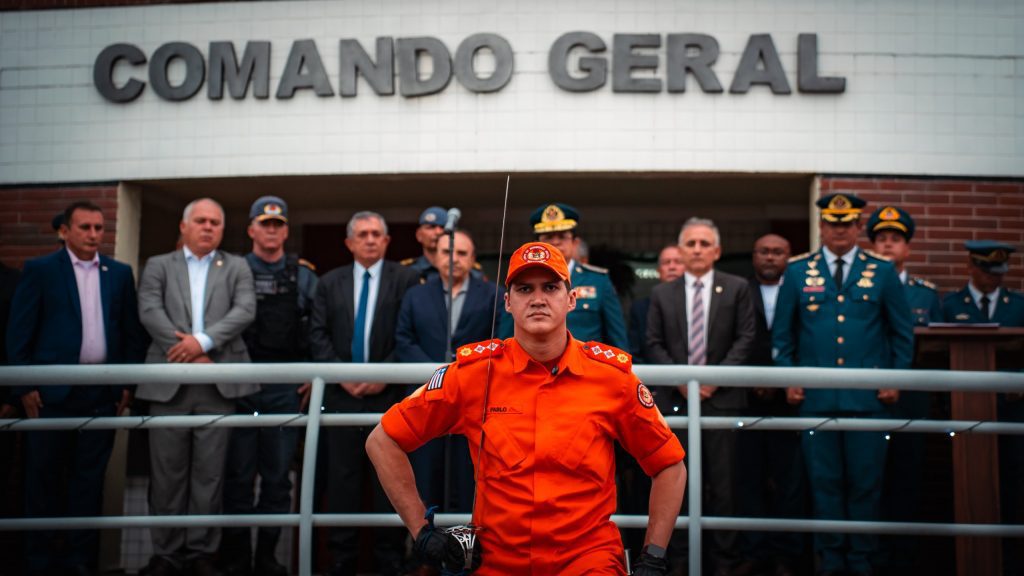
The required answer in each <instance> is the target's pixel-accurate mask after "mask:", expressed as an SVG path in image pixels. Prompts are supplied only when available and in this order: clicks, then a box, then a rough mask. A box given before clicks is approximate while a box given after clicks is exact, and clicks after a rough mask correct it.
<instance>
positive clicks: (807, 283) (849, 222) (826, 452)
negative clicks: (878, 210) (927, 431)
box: [772, 193, 914, 576]
mask: <svg viewBox="0 0 1024 576" xmlns="http://www.w3.org/2000/svg"><path fill="white" fill-rule="evenodd" d="M865 204H866V202H865V201H864V200H862V199H860V198H857V197H856V196H853V195H851V194H843V193H840V194H829V195H828V196H824V197H822V198H821V199H819V200H818V202H817V205H818V207H819V208H821V222H820V228H819V229H820V230H821V242H822V248H821V249H820V250H818V251H816V252H814V253H809V254H802V255H800V256H797V257H795V258H792V259H791V260H790V263H789V265H788V266H787V267H786V273H785V275H784V276H783V282H782V287H781V288H780V289H779V300H778V305H777V306H776V309H775V321H774V322H773V323H772V345H773V347H774V348H775V349H776V354H775V364H776V365H778V366H818V367H831V368H844V367H845V368H897V369H907V368H910V360H911V357H912V355H913V349H914V325H913V322H912V320H911V316H910V306H909V305H908V304H907V298H906V296H905V294H904V292H903V287H902V286H901V285H900V279H899V275H898V274H897V273H896V269H895V268H894V267H893V265H892V264H891V263H889V261H888V260H886V259H884V258H882V257H880V256H878V255H876V254H874V253H873V252H868V251H865V250H861V249H859V248H858V247H857V237H858V235H859V234H860V231H861V229H862V228H863V227H864V223H863V221H862V220H861V219H860V215H861V211H862V209H863V207H864V205H865ZM898 398H899V390H878V391H875V390H835V389H826V388H811V389H808V390H807V391H806V392H805V391H804V389H803V388H799V387H793V388H789V389H787V390H786V399H787V401H788V402H790V403H791V404H800V415H801V416H813V417H851V416H860V417H866V418H884V417H885V415H886V414H887V412H886V406H887V405H889V404H892V403H893V402H895V401H896V400H897V399H898ZM801 444H802V447H803V453H804V464H805V465H806V467H807V477H808V480H809V483H810V484H809V485H810V489H811V494H812V499H813V502H814V516H815V518H819V519H823V520H864V521H876V520H879V509H878V504H879V498H880V494H881V491H882V476H883V471H884V469H885V453H886V450H887V449H888V448H887V446H886V444H887V443H886V440H885V435H884V434H883V433H882V432H845V431H844V432H822V431H817V432H814V431H808V432H804V433H803V437H802V441H801ZM876 549H877V538H876V537H875V536H873V535H870V534H851V535H850V536H848V537H847V536H846V535H845V534H837V533H821V534H816V535H815V550H816V551H817V552H818V554H819V556H820V565H819V567H818V570H819V573H820V574H822V576H824V575H835V574H853V575H855V576H860V575H867V574H871V573H872V570H873V567H872V564H873V562H875V561H876V558H875V553H876Z"/></svg>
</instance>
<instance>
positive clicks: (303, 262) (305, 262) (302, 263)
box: [299, 258, 316, 272]
mask: <svg viewBox="0 0 1024 576" xmlns="http://www.w3.org/2000/svg"><path fill="white" fill-rule="evenodd" d="M299 266H305V267H306V268H309V269H310V270H311V271H313V272H316V266H314V265H313V263H312V262H310V261H309V260H306V259H305V258H299Z"/></svg>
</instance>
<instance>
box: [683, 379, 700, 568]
mask: <svg viewBox="0 0 1024 576" xmlns="http://www.w3.org/2000/svg"><path fill="white" fill-rule="evenodd" d="M686 416H687V417H688V419H687V421H686V432H687V435H686V443H687V444H688V445H687V446H686V447H685V448H686V454H687V455H688V456H689V458H687V466H686V472H687V478H688V480H687V481H686V486H687V488H689V490H690V510H689V513H690V528H689V532H690V534H689V537H690V551H689V553H690V555H689V558H690V574H700V573H701V570H700V560H701V558H700V548H701V532H700V515H701V507H700V503H701V498H702V495H701V482H702V480H701V458H703V456H702V455H701V450H700V444H701V442H700V432H701V430H700V382H698V381H696V380H690V381H689V382H687V383H686Z"/></svg>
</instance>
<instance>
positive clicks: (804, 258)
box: [789, 252, 811, 264]
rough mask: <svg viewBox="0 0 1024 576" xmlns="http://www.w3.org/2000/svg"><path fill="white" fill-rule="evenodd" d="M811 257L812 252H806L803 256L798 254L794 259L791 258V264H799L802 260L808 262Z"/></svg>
mask: <svg viewBox="0 0 1024 576" xmlns="http://www.w3.org/2000/svg"><path fill="white" fill-rule="evenodd" d="M810 257H811V253H810V252H804V253H803V254H797V255H796V256H793V257H792V258H790V259H789V263H790V264H792V263H793V262H799V261H801V260H807V259H808V258H810Z"/></svg>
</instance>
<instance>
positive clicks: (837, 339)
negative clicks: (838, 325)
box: [836, 336, 845, 344]
mask: <svg viewBox="0 0 1024 576" xmlns="http://www.w3.org/2000/svg"><path fill="white" fill-rule="evenodd" d="M836 342H839V343H840V344H842V343H843V342H845V340H843V337H842V336H840V337H839V338H836Z"/></svg>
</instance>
